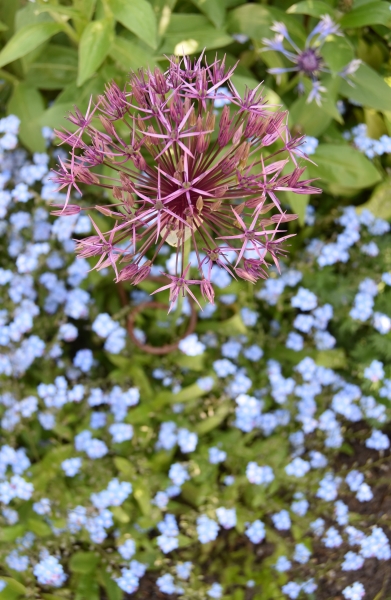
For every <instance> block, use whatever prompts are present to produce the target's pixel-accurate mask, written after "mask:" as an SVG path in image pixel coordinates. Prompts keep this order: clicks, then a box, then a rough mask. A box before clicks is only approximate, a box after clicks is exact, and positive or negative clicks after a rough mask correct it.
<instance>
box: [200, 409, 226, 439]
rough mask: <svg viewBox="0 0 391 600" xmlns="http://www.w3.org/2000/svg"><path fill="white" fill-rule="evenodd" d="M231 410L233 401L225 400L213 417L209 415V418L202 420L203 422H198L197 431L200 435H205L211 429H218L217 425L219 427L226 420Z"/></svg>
mask: <svg viewBox="0 0 391 600" xmlns="http://www.w3.org/2000/svg"><path fill="white" fill-rule="evenodd" d="M230 411H231V403H230V402H224V403H223V404H221V405H220V406H219V407H218V409H217V410H216V413H215V414H214V415H213V416H212V417H208V418H207V419H204V420H203V421H201V423H198V425H197V427H196V431H197V433H198V434H199V435H203V434H205V433H209V431H212V430H213V429H216V427H218V426H219V425H220V424H221V423H222V422H223V421H224V419H225V418H226V417H227V415H229V413H230Z"/></svg>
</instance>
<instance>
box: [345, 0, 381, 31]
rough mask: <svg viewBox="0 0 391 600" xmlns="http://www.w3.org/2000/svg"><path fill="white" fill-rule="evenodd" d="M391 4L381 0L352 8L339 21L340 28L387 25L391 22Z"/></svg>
mask: <svg viewBox="0 0 391 600" xmlns="http://www.w3.org/2000/svg"><path fill="white" fill-rule="evenodd" d="M390 8H391V4H390V3H389V2H384V0H381V1H379V2H371V3H370V4H364V6H359V7H357V8H353V10H351V11H350V12H348V13H346V14H345V15H344V16H343V17H342V19H341V20H340V25H341V27H365V26H366V25H376V24H377V25H387V24H388V23H389V22H390V21H391V10H390Z"/></svg>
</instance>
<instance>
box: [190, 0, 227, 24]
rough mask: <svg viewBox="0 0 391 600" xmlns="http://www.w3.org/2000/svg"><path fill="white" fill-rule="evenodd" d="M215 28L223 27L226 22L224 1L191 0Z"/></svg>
mask: <svg viewBox="0 0 391 600" xmlns="http://www.w3.org/2000/svg"><path fill="white" fill-rule="evenodd" d="M191 1H192V3H193V4H194V6H196V7H197V8H198V9H199V10H200V11H201V12H203V13H204V15H206V16H207V17H208V19H210V21H212V23H213V25H215V27H222V25H223V23H224V20H225V5H224V2H223V1H222V0H191Z"/></svg>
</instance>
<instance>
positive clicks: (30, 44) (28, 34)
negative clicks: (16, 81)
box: [0, 22, 62, 67]
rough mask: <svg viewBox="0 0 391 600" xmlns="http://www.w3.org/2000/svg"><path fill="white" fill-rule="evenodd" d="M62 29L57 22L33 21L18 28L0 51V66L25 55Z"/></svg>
mask: <svg viewBox="0 0 391 600" xmlns="http://www.w3.org/2000/svg"><path fill="white" fill-rule="evenodd" d="M61 30H62V25H60V24H59V23H47V22H44V23H33V24H32V25H25V26H24V27H22V29H19V31H17V32H16V33H15V35H14V36H13V37H12V38H11V39H10V41H9V42H8V44H6V45H5V46H4V48H3V49H2V51H1V52H0V67H3V66H4V65H8V63H10V62H13V61H14V60H17V59H18V58H21V57H22V56H26V54H28V53H29V52H31V51H32V50H35V48H37V47H38V46H39V45H40V44H43V42H46V40H48V39H50V38H51V37H52V36H53V35H55V34H56V33H58V32H59V31H61Z"/></svg>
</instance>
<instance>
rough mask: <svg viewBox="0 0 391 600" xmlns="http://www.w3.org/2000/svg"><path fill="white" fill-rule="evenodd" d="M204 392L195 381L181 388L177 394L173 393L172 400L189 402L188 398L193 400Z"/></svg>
mask: <svg viewBox="0 0 391 600" xmlns="http://www.w3.org/2000/svg"><path fill="white" fill-rule="evenodd" d="M204 394H205V392H204V391H203V390H201V388H200V387H199V386H198V385H197V384H196V383H193V384H192V385H188V386H187V387H184V388H182V389H181V390H180V392H178V393H177V394H173V395H172V402H189V400H195V399H196V398H200V397H201V396H203V395H204Z"/></svg>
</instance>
